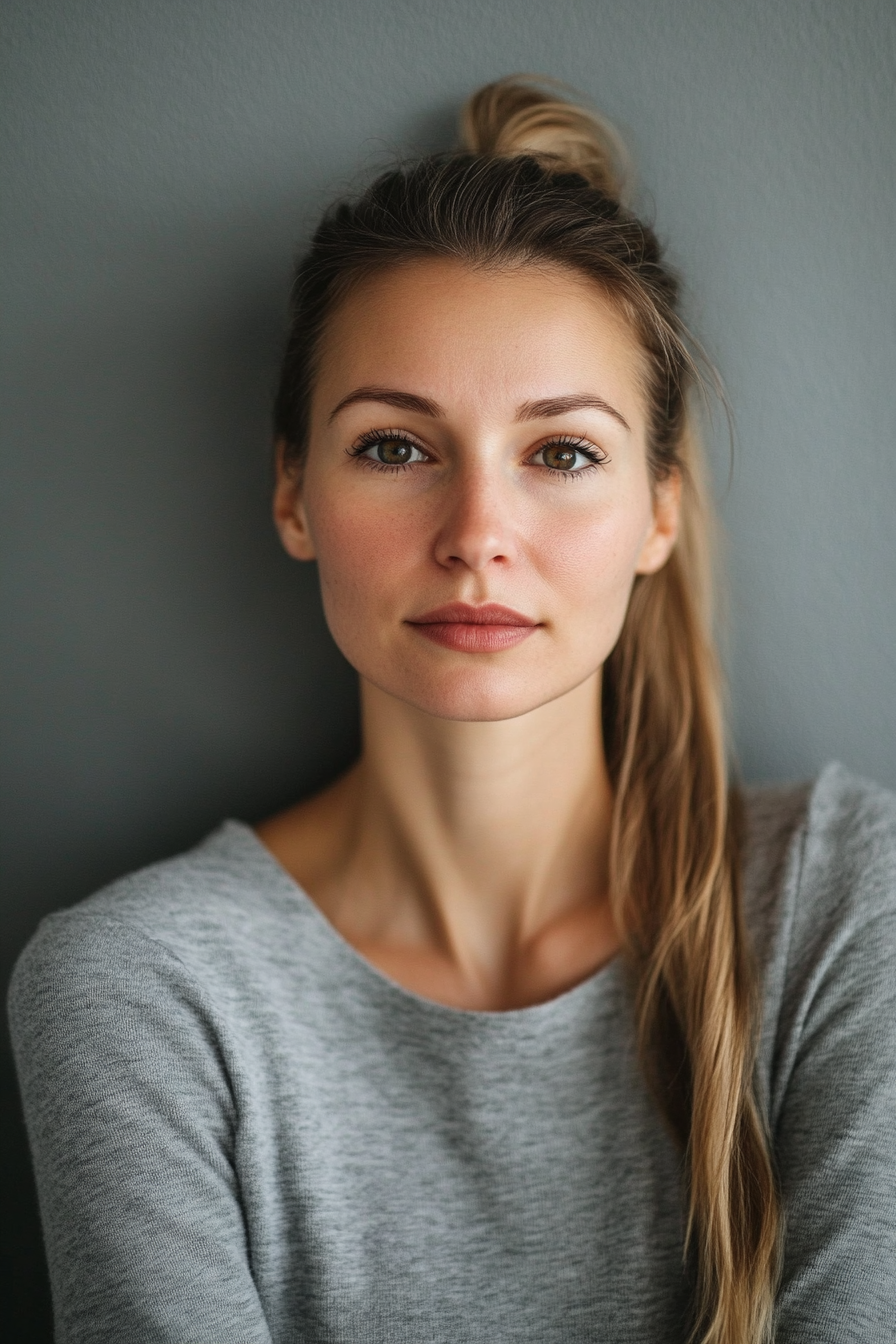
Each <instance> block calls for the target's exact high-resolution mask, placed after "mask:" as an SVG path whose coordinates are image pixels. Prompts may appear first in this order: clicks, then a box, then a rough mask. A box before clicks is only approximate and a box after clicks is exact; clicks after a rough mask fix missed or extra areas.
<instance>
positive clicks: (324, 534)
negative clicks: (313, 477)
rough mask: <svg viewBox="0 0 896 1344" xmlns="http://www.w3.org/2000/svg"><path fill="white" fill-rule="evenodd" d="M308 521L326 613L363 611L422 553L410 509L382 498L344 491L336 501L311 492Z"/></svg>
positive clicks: (392, 588) (386, 592)
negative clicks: (397, 507)
mask: <svg viewBox="0 0 896 1344" xmlns="http://www.w3.org/2000/svg"><path fill="white" fill-rule="evenodd" d="M307 513H308V520H309V524H310V527H311V533H312V536H313V538H314V546H315V551H316V554H317V561H318V570H319V573H320V580H321V588H322V591H323V593H324V600H325V603H326V604H327V607H328V616H330V617H331V618H334V617H337V616H338V612H337V611H336V610H335V609H334V608H335V607H336V606H338V607H339V608H340V609H342V608H344V607H346V606H350V607H351V608H352V610H353V611H355V612H357V615H358V616H360V615H363V613H364V612H365V611H369V610H370V608H371V606H375V605H377V604H378V603H377V599H378V597H379V598H380V599H384V598H386V597H387V596H388V595H389V593H390V592H392V593H395V595H396V596H398V595H399V594H400V591H401V589H400V588H399V589H398V591H397V592H396V584H397V583H398V581H399V580H400V578H401V576H402V575H403V574H406V573H407V572H408V571H409V570H410V569H411V568H412V567H413V565H414V563H415V560H417V558H418V557H419V553H420V539H419V538H418V536H417V532H418V530H419V529H418V528H417V527H416V526H415V519H414V514H413V510H411V511H408V510H404V511H399V510H394V511H393V510H391V509H389V508H388V506H387V505H384V503H383V501H382V500H380V501H376V502H374V501H373V500H371V499H370V498H369V497H368V498H364V497H363V496H360V497H358V496H355V497H352V495H351V493H350V492H342V493H341V495H340V497H339V499H338V500H335V499H333V498H331V497H329V496H328V495H327V494H325V493H324V492H320V493H317V492H314V491H312V492H310V494H309V497H308V501H307Z"/></svg>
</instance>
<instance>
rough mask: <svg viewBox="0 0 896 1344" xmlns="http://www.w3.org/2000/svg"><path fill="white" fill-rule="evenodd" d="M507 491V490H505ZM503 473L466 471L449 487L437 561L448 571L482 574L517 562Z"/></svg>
mask: <svg viewBox="0 0 896 1344" xmlns="http://www.w3.org/2000/svg"><path fill="white" fill-rule="evenodd" d="M502 486H503V487H505V488H502ZM507 495H508V492H507V489H506V483H505V482H502V480H501V479H500V473H499V472H494V471H489V470H488V469H487V468H485V467H482V466H479V467H478V468H467V469H466V470H461V471H459V472H458V473H457V475H456V476H455V477H454V479H453V480H452V481H451V482H450V484H448V485H447V486H446V493H445V498H444V513H443V514H442V517H441V519H440V526H439V530H438V534H437V536H436V544H435V557H436V560H437V561H438V563H439V564H440V565H444V566H445V567H446V568H449V569H450V568H454V567H456V566H465V567H466V568H467V569H470V570H473V571H475V572H477V573H478V572H480V571H482V570H484V569H487V568H488V566H489V565H492V564H497V565H507V564H510V563H511V562H512V561H513V559H514V558H515V551H516V547H515V543H514V528H513V521H512V516H511V515H512V504H511V500H510V499H509V498H508V497H507Z"/></svg>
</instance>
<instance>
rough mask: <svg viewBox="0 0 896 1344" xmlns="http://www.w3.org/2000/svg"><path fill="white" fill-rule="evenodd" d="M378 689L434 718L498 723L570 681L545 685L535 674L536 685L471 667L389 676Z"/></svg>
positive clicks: (546, 701) (541, 702)
mask: <svg viewBox="0 0 896 1344" xmlns="http://www.w3.org/2000/svg"><path fill="white" fill-rule="evenodd" d="M371 680H373V681H375V683H376V684H378V685H379V687H380V689H381V690H384V691H386V692H387V694H389V695H391V696H393V697H394V698H395V699H396V700H402V701H404V703H405V704H408V705H412V706H413V708H414V709H417V710H419V711H420V712H421V713H423V714H429V715H431V716H432V717H433V718H436V719H450V720H453V721H455V722H459V723H499V722H501V721H502V720H505V719H518V718H520V717H521V716H522V715H523V714H530V713H531V712H532V711H533V710H536V709H540V708H541V706H542V705H546V704H549V703H550V702H551V701H552V700H557V699H559V697H560V696H562V695H565V694H566V693H567V691H570V690H572V689H573V685H575V684H576V683H573V685H569V684H567V683H566V682H565V681H564V682H563V684H558V685H557V686H555V687H552V686H550V685H549V684H548V685H546V679H545V678H537V679H535V680H536V681H537V685H533V684H527V682H528V681H529V679H528V678H525V677H519V676H513V675H510V674H509V673H507V672H503V673H502V672H498V671H497V670H496V669H494V668H492V669H481V670H477V671H473V670H470V671H468V672H466V673H463V674H459V675H458V674H455V675H453V676H450V677H433V678H415V679H414V680H413V681H410V680H409V679H408V678H407V677H396V678H389V679H388V680H380V681H377V680H376V678H371Z"/></svg>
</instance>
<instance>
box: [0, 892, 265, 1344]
mask: <svg viewBox="0 0 896 1344" xmlns="http://www.w3.org/2000/svg"><path fill="white" fill-rule="evenodd" d="M10 1017H11V1022H12V1028H13V1040H14V1046H15V1052H16V1061H17V1067H18V1072H19V1078H20V1083H21V1087H22V1095H23V1102H24V1108H25V1117H26V1122H27V1125H28V1131H29V1137H30V1141H31V1147H32V1152H33V1156H34V1163H35V1172H36V1178H37V1185H38V1193H39V1198H40V1204H41V1214H42V1220H43V1225H44V1235H45V1240H46V1245H47V1255H48V1261H49V1268H50V1277H51V1282H52V1287H53V1297H54V1307H55V1314H56V1324H57V1339H58V1340H59V1341H65V1342H66V1344H68V1341H76V1340H88V1339H89V1340H90V1341H101V1340H108V1341H113V1340H114V1341H115V1342H116V1344H125V1342H126V1341H134V1344H137V1342H138V1341H139V1344H156V1342H157V1344H175V1342H176V1344H211V1341H214V1342H215V1344H227V1341H232V1342H233V1344H270V1334H269V1331H268V1329H267V1325H266V1324H265V1320H264V1315H263V1312H262V1308H261V1304H260V1301H259V1297H258V1293H257V1291H256V1288H255V1284H254V1281H253V1278H252V1273H251V1268H250V1264H249V1252H248V1247H247V1240H246V1232H245V1225H244V1219H243V1215H242V1210H241V1205H240V1194H239V1189H238V1184H237V1180H236V1176H235V1173H234V1167H233V1162H232V1149H233V1136H234V1127H235V1124H236V1115H235V1110H234V1104H233V1098H232V1096H231V1092H230V1087H229V1084H228V1078H227V1071H226V1068H225V1066H224V1062H223V1060H222V1058H221V1053H220V1046H219V1042H218V1040H217V1036H216V1032H215V1028H214V1020H213V1019H214V1015H213V1013H212V1012H210V1011H209V1008H208V1005H207V1004H206V1003H205V1002H204V1001H203V996H202V993H201V992H200V991H199V989H198V988H197V987H196V986H195V985H194V984H193V983H192V982H191V978H190V977H189V975H188V974H187V973H186V972H185V970H184V968H183V966H182V965H181V963H180V962H179V961H178V960H177V958H176V957H174V956H173V955H172V954H171V953H169V952H168V951H167V950H166V949H165V948H164V947H162V946H161V945H160V944H158V943H157V942H155V941H154V940H152V939H150V938H147V937H145V936H143V935H142V934H140V933H139V932H137V931H135V930H132V929H130V928H127V927H125V926H123V925H121V924H118V923H116V922H115V921H114V920H110V919H106V918H104V917H101V916H97V915H89V914H79V915H75V916H66V915H63V916H57V917H55V918H53V919H51V920H49V921H47V922H46V923H45V924H44V926H43V927H42V929H41V931H40V932H39V933H38V935H37V936H36V938H35V939H34V940H32V943H31V944H30V945H29V947H28V949H26V952H25V953H24V954H23V956H22V958H21V959H20V962H19V965H18V966H17V969H16V973H15V976H14V978H13V984H12V988H11V993H10Z"/></svg>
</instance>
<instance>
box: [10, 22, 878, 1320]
mask: <svg viewBox="0 0 896 1344" xmlns="http://www.w3.org/2000/svg"><path fill="white" fill-rule="evenodd" d="M3 40H4V44H5V65H6V72H5V74H4V75H3V97H4V99H6V100H8V103H9V108H8V110H7V111H6V112H5V114H4V123H3V124H4V126H5V143H4V151H3V152H4V156H5V159H4V166H3V181H4V189H3V190H4V200H3V214H4V228H5V249H4V255H5V260H6V281H5V298H4V304H3V314H4V324H5V336H4V340H5V346H4V356H3V376H4V381H5V396H6V416H5V429H6V434H7V445H6V449H5V454H4V459H3V468H2V469H3V473H4V483H3V501H4V503H3V507H4V510H5V550H4V557H5V558H4V576H3V577H4V582H5V585H6V594H7V596H6V611H5V615H4V618H3V631H4V635H5V638H6V640H7V642H8V649H9V656H8V658H7V663H6V672H5V675H6V678H7V685H6V692H5V700H4V708H5V714H6V733H7V741H6V748H5V753H4V770H5V772H6V773H5V775H4V783H3V787H4V796H5V826H6V842H5V847H4V859H5V865H6V888H5V893H6V894H5V896H4V900H5V905H4V920H3V929H4V936H5V942H6V947H5V951H4V958H5V959H4V961H3V965H2V968H0V969H2V973H3V976H4V979H5V976H6V974H7V973H8V967H9V964H10V962H11V958H12V957H13V956H14V954H15V952H16V951H17V949H18V947H19V946H21V943H22V942H23V941H24V939H25V938H26V937H27V936H28V934H29V933H30V931H31V929H32V928H33V927H34V925H35V923H36V921H37V919H38V918H39V916H40V915H41V914H43V913H44V912H45V911H47V910H49V909H51V908H52V907H54V906H56V905H59V904H63V903H67V902H69V901H72V900H74V899H76V898H78V897H80V896H82V895H84V894H86V893H87V892H88V891H89V890H90V889H91V888H92V887H94V886H96V885H97V884H98V883H100V882H102V881H104V880H106V879H107V878H110V877H112V876H114V875H115V874H117V873H119V872H121V871H123V870H124V869H127V868H129V867H133V866H134V865H136V864H138V863H142V862H145V861H148V860H150V859H152V858H155V857H157V856H159V855H162V854H164V853H166V852H169V851H171V850H172V849H174V848H176V847H178V846H182V845H184V844H186V843H188V842H190V841H191V840H193V839H194V838H196V837H198V836H199V835H200V834H201V833H202V831H203V830H204V829H205V828H206V827H208V826H210V825H211V824H212V823H213V822H214V821H215V820H216V819H217V818H218V817H219V816H220V815H221V814H222V813H233V814H238V815H241V816H245V817H248V818H254V817H257V816H259V815H261V814H263V813H265V812H266V811H268V810H270V809H272V808H274V807H276V806H277V805H279V804H282V803H285V802H286V801H287V800H288V799H290V798H292V797H293V796H294V795H296V794H297V793H298V792H300V791H301V790H304V789H307V788H309V787H311V786H313V785H314V784H315V783H317V782H318V781H321V780H322V779H324V778H325V777H326V776H327V775H328V774H330V773H332V772H333V771H334V770H335V769H337V768H338V767H339V765H340V764H341V763H342V762H344V761H345V760H346V759H347V758H348V757H349V756H350V754H351V752H352V750H353V744H354V740H355V732H356V724H355V709H354V697H353V685H352V679H351V675H350V673H349V672H348V670H347V669H346V667H345V666H344V664H343V663H342V662H341V660H340V658H339V656H338V655H337V654H336V652H335V651H334V649H333V647H332V646H331V644H330V643H329V639H328V636H327V634H326V631H325V629H324V627H323V623H322V620H321V615H320V611H319V608H318V603H317V598H316V595H315V591H314V576H313V573H312V572H310V571H308V570H303V569H300V568H299V567H297V566H294V565H292V564H291V563H290V562H288V561H287V560H286V559H285V558H284V557H283V556H281V555H280V553H279V551H278V548H277V545H276V543H275V541H274V538H273V535H272V531H271V527H270V525H269V522H268V513H267V494H268V485H269V479H268V472H269V468H268V458H267V454H268V448H267V433H268V407H269V401H270V391H271V384H272V379H273V376H274V370H275V365H276V359H277V351H278V344H279V340H280V336H281V328H282V314H283V298H284V290H285V286H286V283H287V278H288V274H289V268H290V259H291V255H292V253H293V250H294V247H295V246H296V244H297V243H298V242H299V241H300V240H301V238H302V237H303V236H304V235H305V233H306V231H307V229H308V227H309V224H310V222H311V221H312V220H313V218H314V216H315V214H316V212H317V211H318V210H319V208H320V207H321V205H322V203H323V202H324V201H325V200H326V199H327V198H328V197H329V195H330V194H331V193H332V192H333V191H334V190H339V189H341V188H343V187H344V186H345V185H346V184H347V183H351V182H353V181H355V180H356V179H357V174H358V172H359V171H369V170H370V169H371V168H372V167H374V166H376V165H378V164H380V163H383V162H384V161H385V160H387V159H388V157H389V155H390V154H391V153H392V152H393V151H395V150H402V151H405V150H408V149H415V148H416V149H429V148H436V147H443V146H445V145H446V144H447V143H449V142H450V138H451V131H452V122H453V117H454V113H455V109H456V107H457V105H458V103H459V101H460V100H461V98H462V97H463V96H464V95H465V94H466V93H467V92H469V90H470V89H471V88H472V87H474V86H475V85H476V84H478V83H480V82H482V81H484V80H486V79H488V78H493V77H494V76H496V75H498V74H501V73H507V72H510V71H513V70H540V71H546V72H550V73H553V74H556V75H559V76H561V77H565V78H566V79H568V80H570V81H572V82H574V83H576V84H578V85H579V86H580V87H581V88H583V89H584V90H586V91H587V92H588V93H589V94H591V95H592V96H593V97H594V98H595V99H596V100H597V101H598V103H599V104H600V105H601V106H602V107H603V108H604V109H605V110H606V111H607V112H608V113H609V114H610V115H611V116H613V117H614V118H616V119H617V120H618V121H619V122H620V123H621V125H622V126H623V127H624V128H625V129H626V130H627V132H628V134H629V136H630V139H631V142H632V144H633V148H634V151H635V154H636V157H637V161H638V164H639V166H640V170H641V178H642V184H643V186H642V205H644V206H645V207H646V209H647V210H648V212H655V216H656V219H657V221H658V224H659V228H660V231H661V233H662V234H663V235H664V236H665V237H667V238H668V239H669V240H670V241H671V250H672V255H673V257H674V259H675V260H676V261H677V262H678V264H679V265H680V266H681V267H682V269H683V270H684V273H685V275H686V277H687V279H688V281H689V285H690V297H689V305H690V311H691V314H692V317H693V319H694V321H695V323H696V325H697V328H698V330H699V331H700V332H701V334H702V336H703V337H704V340H705V342H706V344H707V345H708V347H709V349H710V351H711V352H712V354H713V356H714V357H715V359H716V361H717V362H718V364H719V366H720V368H721V370H722V372H723V374H724V376H725V378H726V381H727V384H728V388H729V393H730V398H731V402H732V404H733V408H734V413H735V416H736V423H737V431H738V444H737V450H736V464H735V472H734V479H733V483H732V484H731V486H730V488H727V489H726V473H727V447H726V444H725V441H724V436H723V435H722V434H721V433H719V434H718V435H717V439H718V442H717V443H716V444H715V445H714V455H715V462H716V468H717V476H718V480H719V492H720V494H721V495H723V496H724V497H723V513H724V516H725V519H726V522H727V527H728V532H729V537H730V544H729V551H730V568H731V572H732V601H731V639H730V654H729V657H730V666H731V673H732V680H733V706H734V717H735V723H736V732H737V741H738V746H739V751H740V756H741V760H742V763H743V767H744V771H745V773H746V775H747V776H748V777H750V778H758V777H767V778H781V777H793V776H802V775H805V774H807V773H809V772H811V771H813V770H815V769H816V768H817V767H818V766H819V765H820V764H821V763H822V762H823V761H824V760H825V759H827V758H829V757H831V756H837V757H839V758H840V759H842V760H844V761H846V762H847V763H848V764H849V765H851V766H852V767H854V768H856V769H858V770H860V771H863V772H865V773H867V774H869V775H871V776H875V777H876V778H878V779H879V780H881V781H884V782H886V783H888V784H890V785H896V695H894V689H896V618H894V599H896V545H894V536H893V520H894V516H896V484H894V481H896V470H894V466H896V463H894V439H896V432H894V431H896V412H894V405H896V402H894V383H896V359H894V354H896V268H894V265H893V258H892V251H893V243H894V194H896V162H894V157H896V155H894V151H896V117H894V93H893V89H894V85H896V62H894V42H896V7H894V6H893V4H892V0H752V2H751V0H674V2H673V0H665V2H664V0H550V2H548V3H545V0H419V2H417V3H415V2H414V0H380V3H378V4H377V3H371V2H370V0H326V3H324V0H319V3H316V4H312V3H308V2H307V0H255V2H254V3H248V2H244V3H235V2H231V3H227V2H225V0H186V2H185V0H143V2H141V0H115V3H112V4H110V3H108V0H39V3H37V4H35V3H33V0H31V2H29V3H24V0H7V3H6V6H5V23H4V38H3ZM4 1078H5V1084H4V1086H5V1093H4V1097H5V1101H6V1115H7V1120H6V1126H7V1138H8V1144H7V1149H8V1151H9V1153H10V1159H9V1160H10V1174H9V1176H8V1177H3V1181H4V1185H5V1187H6V1189H7V1191H10V1192H11V1198H12V1200H13V1201H14V1202H15V1201H18V1204H17V1207H16V1209H15V1210H14V1214H13V1218H12V1219H11V1220H10V1222H9V1223H8V1224H7V1227H6V1235H7V1236H8V1237H11V1240H10V1243H9V1259H8V1261H7V1263H9V1264H10V1266H11V1267H12V1269H13V1275H12V1279H11V1283H10V1286H9V1288H8V1289H7V1290H6V1292H5V1294H4V1299H3V1300H4V1317H5V1321H6V1322H7V1323H8V1322H10V1321H12V1320H14V1321H16V1323H17V1333H16V1338H17V1339H19V1340H23V1341H24V1340H26V1339H35V1340H36V1339H45V1338H47V1337H48V1336H47V1333H46V1330H47V1327H46V1307H45V1302H44V1298H43V1296H42V1294H43V1287H42V1278H41V1273H42V1271H41V1269H40V1260H39V1255H38V1239H37V1231H36V1223H35V1221H34V1213H33V1208H32V1206H31V1203H30V1198H31V1197H30V1186H29V1179H30V1178H29V1177H28V1173H27V1161H26V1158H25V1156H24V1146H23V1141H22V1137H21V1132H20V1129H19V1127H18V1119H17V1112H16V1110H15V1103H14V1100H13V1093H12V1090H11V1083H10V1079H9V1071H8V1069H7V1071H6V1073H5V1074H4Z"/></svg>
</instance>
